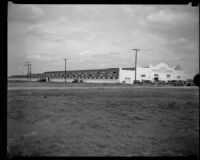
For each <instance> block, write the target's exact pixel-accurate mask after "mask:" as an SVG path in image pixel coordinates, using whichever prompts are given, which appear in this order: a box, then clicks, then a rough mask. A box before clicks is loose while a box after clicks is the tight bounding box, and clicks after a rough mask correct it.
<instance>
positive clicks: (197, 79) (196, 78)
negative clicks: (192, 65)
mask: <svg viewBox="0 0 200 160" xmlns="http://www.w3.org/2000/svg"><path fill="white" fill-rule="evenodd" d="M193 81H194V84H195V85H196V86H200V74H196V75H195V76H194V80H193Z"/></svg>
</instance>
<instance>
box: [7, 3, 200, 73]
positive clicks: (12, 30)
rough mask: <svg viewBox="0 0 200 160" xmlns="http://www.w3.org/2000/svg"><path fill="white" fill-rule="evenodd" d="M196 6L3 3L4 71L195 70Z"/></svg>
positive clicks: (197, 30) (197, 46) (193, 71)
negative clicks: (5, 11) (166, 67)
mask: <svg viewBox="0 0 200 160" xmlns="http://www.w3.org/2000/svg"><path fill="white" fill-rule="evenodd" d="M198 35H199V11H198V7H192V6H191V5H187V6H185V5H21V4H13V3H9V4H8V74H9V75H11V74H22V73H23V72H24V73H26V72H27V69H26V67H25V66H24V64H25V61H26V60H29V61H31V63H32V73H40V72H44V71H56V70H64V59H63V58H68V61H67V69H68V70H79V69H98V68H111V67H133V66H134V61H135V60H134V57H135V51H133V50H131V49H132V48H139V49H141V51H140V52H139V54H138V66H149V64H153V65H155V64H158V63H160V62H164V63H167V64H168V65H169V66H170V67H174V66H176V65H177V64H180V65H181V66H182V68H184V69H185V71H186V73H188V74H189V75H191V76H192V75H193V74H195V73H196V72H197V71H198V70H199V36H198Z"/></svg>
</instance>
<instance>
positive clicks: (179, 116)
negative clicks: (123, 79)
mask: <svg viewBox="0 0 200 160" xmlns="http://www.w3.org/2000/svg"><path fill="white" fill-rule="evenodd" d="M38 85H39V86H45V85H46V86H55V85H56V86H62V87H63V86H64V84H63V83H16V82H15V83H13V82H12V83H8V87H15V86H24V87H28V86H32V87H34V86H38ZM65 85H66V84H65ZM67 85H71V86H77V85H78V86H79V85H80V84H67ZM96 85H98V84H96ZM85 86H86V85H85ZM93 86H94V85H87V87H93ZM102 86H103V85H99V88H93V89H87V90H85V89H73V90H71V89H66V90H59V89H54V90H52V89H48V90H40V89H37V90H8V106H7V122H8V124H7V145H8V156H10V157H11V156H198V155H199V152H198V151H199V90H198V89H188V88H187V89H184V88H134V87H128V85H126V86H125V87H124V88H106V87H105V88H103V87H102ZM113 86H115V85H113ZM101 87H102V88H101Z"/></svg>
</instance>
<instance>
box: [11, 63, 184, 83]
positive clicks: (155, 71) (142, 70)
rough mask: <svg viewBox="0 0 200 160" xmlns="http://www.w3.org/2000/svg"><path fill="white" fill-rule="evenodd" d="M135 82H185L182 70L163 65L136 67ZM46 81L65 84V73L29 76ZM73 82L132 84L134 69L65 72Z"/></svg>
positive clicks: (17, 77) (17, 76)
mask: <svg viewBox="0 0 200 160" xmlns="http://www.w3.org/2000/svg"><path fill="white" fill-rule="evenodd" d="M136 73H137V75H136V80H137V81H150V82H156V81H165V82H168V81H172V80H186V79H185V78H184V70H183V69H180V68H176V67H174V68H173V67H169V66H168V65H167V64H165V63H159V64H158V65H155V66H153V65H149V67H137V72H136ZM27 78H28V76H27V75H14V76H12V77H11V79H13V80H27ZM39 79H46V81H49V82H65V71H51V72H44V73H41V74H31V81H38V80H39ZM74 80H78V81H82V82H85V83H127V84H133V82H134V80H135V68H108V69H94V70H74V71H66V82H72V81H74Z"/></svg>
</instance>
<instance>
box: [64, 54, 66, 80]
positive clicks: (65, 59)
mask: <svg viewBox="0 0 200 160" xmlns="http://www.w3.org/2000/svg"><path fill="white" fill-rule="evenodd" d="M64 60H65V83H66V58H64Z"/></svg>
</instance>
